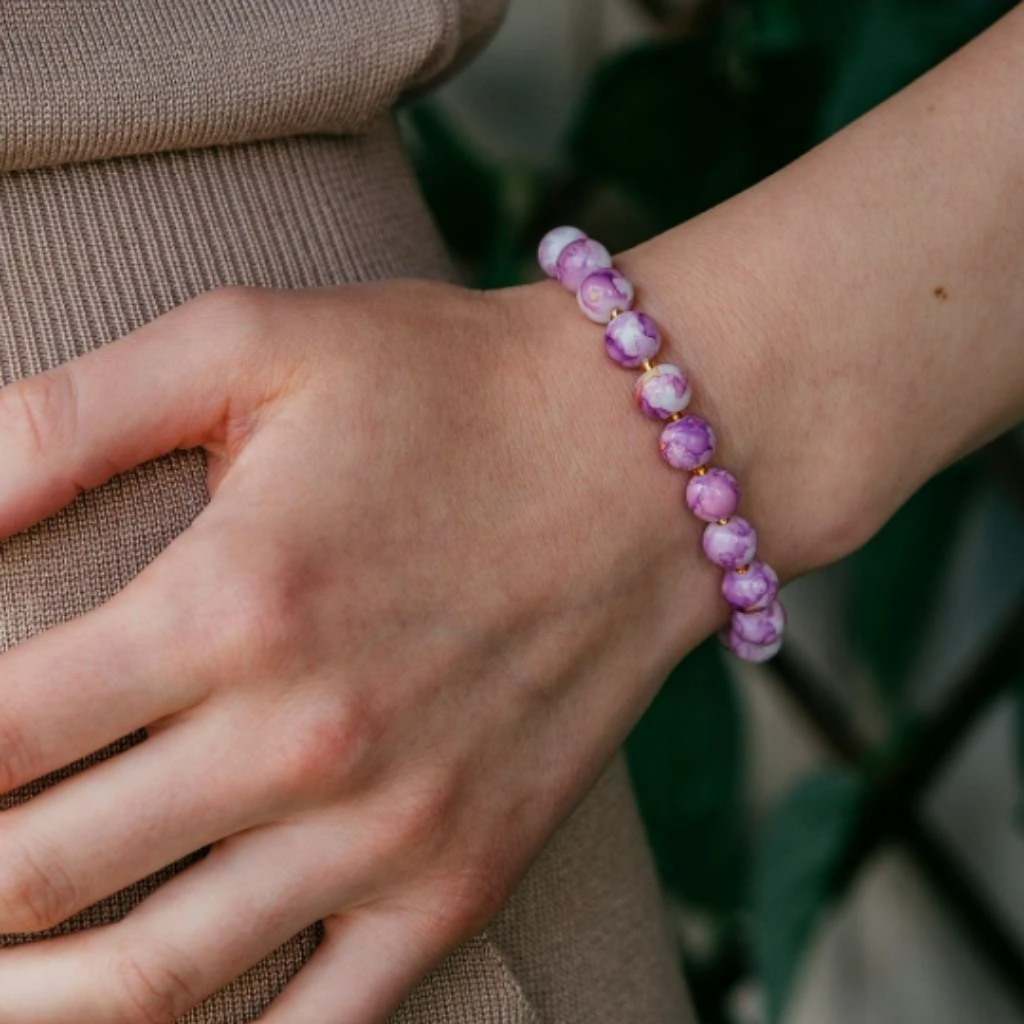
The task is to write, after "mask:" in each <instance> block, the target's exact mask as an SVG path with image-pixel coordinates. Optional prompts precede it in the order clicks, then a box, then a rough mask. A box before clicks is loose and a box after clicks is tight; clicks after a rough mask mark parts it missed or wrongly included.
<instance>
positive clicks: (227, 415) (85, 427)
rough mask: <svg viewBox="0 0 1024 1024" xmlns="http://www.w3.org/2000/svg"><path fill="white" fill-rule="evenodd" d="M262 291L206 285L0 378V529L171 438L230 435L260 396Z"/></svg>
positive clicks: (13, 526)
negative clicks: (45, 367) (151, 314)
mask: <svg viewBox="0 0 1024 1024" xmlns="http://www.w3.org/2000/svg"><path fill="white" fill-rule="evenodd" d="M268 294H269V293H266V292H261V291H259V290H257V289H234V288H232V289H221V290H217V291H213V292H209V293H207V294H206V295H203V296H201V297H200V298H198V299H194V300H192V301H191V302H188V303H186V304H185V305H183V306H180V307H178V308H177V309H175V310H172V311H171V312H170V313H167V314H166V315H165V316H162V317H160V318H159V319H158V320H154V321H153V322H152V323H151V324H148V325H147V326H145V327H143V328H141V329H140V330H138V331H136V332H134V333H133V334H129V335H127V336H126V337H124V338H121V339H120V340H118V341H115V342H112V343H110V344H109V345H106V346H104V347H103V348H101V349H98V350H97V351H95V352H91V353H89V354H88V355H85V356H82V357H80V358H78V359H74V360H72V361H71V362H69V363H64V364H63V365H61V366H59V367H56V368H55V369H53V370H49V371H47V372H45V373H40V374H37V375H36V376H33V377H27V378H25V379H24V380H20V381H16V382H15V383H13V384H9V385H7V386H6V387H4V388H2V389H0V477H2V479H3V485H2V487H0V537H5V536H10V535H11V534H13V533H17V532H18V531H19V530H23V529H26V528H27V527H29V526H31V525H33V524H34V523H36V522H38V521H39V520H40V519H44V518H45V517H46V516H49V515H52V514H53V513H54V512H56V511H58V510H59V509H61V508H63V507H64V506H65V505H67V504H68V503H69V502H70V501H72V500H73V499H74V498H75V497H76V496H77V495H78V494H79V493H80V492H81V491H84V490H87V489H89V488H92V487H98V486H99V485H100V484H103V483H105V482H106V481H107V480H109V479H110V478H111V477H113V476H115V475H116V474H118V473H120V472H122V471H123V470H126V469H131V468H132V467H133V466H137V465H139V464H140V463H142V462H146V461H147V460H149V459H154V458H157V457H158V456H160V455H165V454H167V453H168V452H170V451H173V450H174V449H176V448H192V447H195V446H197V445H224V446H231V444H232V440H233V439H232V437H231V436H229V435H230V434H233V433H235V434H236V435H237V434H240V433H241V427H242V425H243V424H244V423H245V421H246V413H247V411H250V410H255V409H256V408H257V407H258V406H259V405H260V404H262V402H263V401H265V396H263V395H262V394H259V385H258V383H257V380H256V375H254V374H253V372H252V370H253V368H254V366H258V365H260V364H261V363H262V360H260V359H258V358H255V350H254V349H253V347H252V342H253V340H254V339H255V338H258V337H259V333H260V323H261V319H262V318H261V313H262V306H263V304H264V303H265V302H266V300H267V296H268ZM238 443H241V442H238ZM229 454H230V453H229Z"/></svg>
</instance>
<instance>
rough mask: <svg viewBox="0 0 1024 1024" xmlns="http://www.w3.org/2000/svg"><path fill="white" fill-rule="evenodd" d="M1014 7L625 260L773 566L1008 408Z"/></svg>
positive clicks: (891, 502) (981, 436)
mask: <svg viewBox="0 0 1024 1024" xmlns="http://www.w3.org/2000/svg"><path fill="white" fill-rule="evenodd" d="M1022 66H1024V10H1018V11H1015V12H1014V13H1013V14H1011V15H1010V16H1009V17H1007V18H1005V19H1004V20H1003V21H1002V22H1001V23H999V24H998V25H996V26H995V27H994V28H993V29H992V30H991V31H989V32H988V33H986V34H985V35H984V36H982V37H980V38H979V39H978V40H977V41H975V42H974V43H972V44H971V45H970V46H968V47H967V48H966V49H965V50H963V51H961V52H960V53H959V54H957V55H956V56H955V57H953V58H952V59H951V60H949V61H947V62H946V63H945V64H943V65H941V66H940V67H939V68H937V69H936V70H935V71H933V72H932V73H931V74H929V75H927V76H925V77H924V78H923V79H921V80H920V81H919V82H917V83H916V84H914V85H913V86H912V87H910V88H909V89H907V90H905V91H904V92H902V93H901V94H899V95H898V96H896V97H895V98H894V99H892V100H891V101H889V102H888V103H886V104H884V105H882V106H881V107H879V108H877V109H876V110H875V111H873V112H871V113H870V114H868V115H867V116H866V117H864V118H862V119H860V120H859V121H857V122H856V123H855V124H854V125H852V126H851V127H850V128H848V129H847V130H845V131H843V132H841V133H840V134H839V135H837V136H835V137H834V138H832V139H831V140H829V141H828V142H827V143H825V144H824V145H822V146H820V147H819V148H817V149H816V150H814V151H813V152H811V153H810V154H808V155H807V156H805V157H804V158H802V159H801V160H799V161H797V162H796V163H794V164H792V165H791V166H790V167H788V168H787V169H785V170H784V171H782V172H780V173H779V174H777V175H775V176H774V177H772V178H770V179H768V180H767V181H765V182H763V183H761V184H760V185H758V186H757V187H755V188H753V189H751V190H749V191H748V192H746V193H744V194H743V195H741V196H738V197H737V198H735V199H733V200H731V201H729V202H727V203H725V204H723V205H722V206H720V207H718V208H716V209H715V210H712V211H710V212H709V213H707V214H705V215H704V216H702V217H700V218H698V219H696V220H694V221H691V222H689V223H688V224H686V225H683V226H682V227H680V228H678V229H676V230H674V231H670V232H668V233H666V234H664V235H662V236H660V237H658V238H656V239H654V240H653V241H651V242H649V243H647V244H646V245H644V246H641V247H639V248H638V249H635V250H633V251H631V252H630V253H628V254H625V255H624V256H623V257H621V258H620V260H619V264H620V265H621V266H622V267H623V268H624V269H626V270H627V273H628V274H629V275H630V276H631V277H632V279H633V280H634V281H635V282H636V283H637V285H638V289H639V291H640V302H641V303H642V304H643V306H644V308H646V309H647V310H648V311H650V312H651V313H652V314H653V315H655V316H656V317H658V318H659V319H660V320H661V321H662V322H663V323H664V324H665V325H666V327H667V329H668V333H669V337H670V342H669V344H670V351H671V352H672V356H674V357H676V358H678V360H680V361H682V362H683V364H684V365H688V366H690V367H691V368H692V370H693V374H694V378H695V380H696V381H697V382H698V386H699V388H700V390H699V394H698V398H697V399H696V401H698V402H699V403H701V404H702V405H703V407H704V409H706V410H708V412H709V413H710V414H711V416H712V418H713V419H714V421H715V423H716V425H717V426H719V428H720V434H721V439H722V444H721V456H722V459H723V461H725V462H726V464H728V462H729V461H732V462H733V463H734V464H736V465H738V466H739V467H740V468H741V469H742V472H743V474H744V479H745V481H746V484H747V499H745V500H748V508H749V509H750V514H751V517H752V518H754V519H755V521H756V522H758V524H759V525H760V526H761V532H762V536H763V537H764V547H765V550H766V552H767V553H768V554H769V556H774V557H776V558H777V560H778V561H779V562H780V564H781V566H782V569H783V571H784V572H785V573H786V574H787V575H789V574H793V573H796V572H800V571H804V570H806V569H808V568H813V567H815V566H817V565H820V564H823V563H825V562H827V561H831V560H833V559H834V558H836V557H839V556H840V555H842V554H845V553H846V552H847V551H848V550H850V549H851V548H852V547H855V546H857V545H858V544H859V543H861V542H863V541H864V540H866V539H867V537H869V536H870V535H871V534H872V533H873V532H874V531H875V530H876V529H877V528H878V527H879V526H880V525H881V523H882V522H884V520H885V519H886V518H887V517H888V516H889V515H890V514H891V513H892V512H893V511H895V509H896V508H897V507H898V506H899V504H900V503H902V502H903V501H904V500H905V499H906V498H907V497H908V496H909V495H910V494H911V493H912V492H913V491H914V490H915V489H916V488H918V487H919V486H920V485H921V484H922V483H923V482H924V481H925V480H927V479H928V478H929V477H930V476H932V475H933V474H934V473H936V472H937V471H938V470H939V469H941V468H942V467H943V466H944V465H946V464H948V463H949V462H951V461H953V460H954V459H956V458H957V457H959V456H961V455H963V454H965V453H966V452H968V451H970V450H972V449H973V448H976V447H977V446H978V445H980V444H982V443H984V442H985V441H986V440H988V439H990V438H991V437H993V436H995V435H997V434H998V433H1000V432H1002V431H1003V430H1005V429H1007V428H1008V427H1009V426H1011V425H1012V424H1013V423H1014V422H1016V421H1017V420H1019V419H1020V418H1021V417H1022V415H1024V287H1022V285H1024V261H1022V253H1024V130H1022V129H1024V114H1022V111H1024V76H1022V75H1021V74H1020V70H1019V69H1020V68H1021V67H1022Z"/></svg>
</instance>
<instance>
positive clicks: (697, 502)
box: [686, 469, 740, 523]
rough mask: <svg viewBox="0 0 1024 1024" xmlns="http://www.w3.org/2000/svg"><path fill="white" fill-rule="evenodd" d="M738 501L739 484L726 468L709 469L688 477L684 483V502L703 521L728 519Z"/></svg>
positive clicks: (711, 521) (710, 521)
mask: <svg viewBox="0 0 1024 1024" xmlns="http://www.w3.org/2000/svg"><path fill="white" fill-rule="evenodd" d="M739 503H740V485H739V484H738V483H737V482H736V477H734V476H733V475H732V473H730V472H729V471H728V470H725V469H709V470H708V471H707V472H706V473H702V474H700V475H698V476H692V477H690V482H689V483H688V484H687V485H686V504H687V505H688V506H689V508H690V511H691V512H692V513H693V514H694V515H695V516H696V517H697V518H698V519H703V520H704V521H705V522H708V523H713V522H715V521H716V520H718V519H728V518H729V517H730V516H731V515H732V514H733V512H735V511H736V508H737V506H738V505H739Z"/></svg>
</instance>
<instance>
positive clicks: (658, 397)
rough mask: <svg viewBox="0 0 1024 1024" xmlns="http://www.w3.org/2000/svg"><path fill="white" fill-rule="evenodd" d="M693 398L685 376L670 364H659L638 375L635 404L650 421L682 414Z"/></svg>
mask: <svg viewBox="0 0 1024 1024" xmlns="http://www.w3.org/2000/svg"><path fill="white" fill-rule="evenodd" d="M692 397H693V392H692V391H691V389H690V382H689V380H687V377H686V374H685V373H683V371H682V370H680V369H679V367H678V366H673V365H672V363H659V364H658V365H657V366H652V367H651V368H650V369H649V370H648V371H647V372H646V373H642V374H641V375H640V378H639V380H637V382H636V402H637V405H639V406H640V411H641V412H642V413H643V414H644V415H645V416H649V417H650V418H651V419H652V420H667V419H668V418H669V416H674V415H675V414H676V413H677V412H682V411H683V410H684V409H685V408H686V407H687V406H688V405H689V404H690V399H691V398H692Z"/></svg>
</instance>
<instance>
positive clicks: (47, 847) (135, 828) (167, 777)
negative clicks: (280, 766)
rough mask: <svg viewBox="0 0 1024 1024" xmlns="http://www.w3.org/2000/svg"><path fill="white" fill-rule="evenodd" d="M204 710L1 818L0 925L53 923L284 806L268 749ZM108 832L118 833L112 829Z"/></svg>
mask: <svg viewBox="0 0 1024 1024" xmlns="http://www.w3.org/2000/svg"><path fill="white" fill-rule="evenodd" d="M232 726H233V723H232V721H231V719H230V710H229V709H228V708H222V707H218V708H216V709H209V708H206V707H204V708H203V710H202V711H201V712H200V713H197V714H195V715H189V716H188V717H187V718H186V720H185V721H179V722H174V723H172V724H171V725H170V726H169V727H168V728H166V729H162V730H161V731H160V732H158V733H157V734H156V735H153V736H151V737H150V738H149V739H148V740H146V741H145V742H144V743H142V744H140V745H138V746H136V747H133V748H132V749H130V750H128V751H126V752H125V753H123V754H120V755H119V756H117V757H114V758H112V759H110V760H108V761H104V762H103V763H101V764H99V765H95V766H93V767H91V768H89V769H88V770H87V771H85V772H82V773H81V774H79V775H76V776H74V777H72V778H70V779H66V780H64V781H63V782H61V783H59V784H58V785H56V786H54V787H53V788H51V789H49V790H47V791H46V792H45V793H43V794H42V795H40V796H38V797H36V798H35V799H34V800H30V801H28V802H27V803H24V804H22V805H21V806H19V807H16V808H14V809H13V810H11V811H8V812H7V813H5V814H3V815H2V816H0V864H3V871H2V872H0V932H35V931H41V930H43V929H46V928H51V927H53V926H55V925H57V924H59V923H60V922H62V921H64V920H66V919H67V918H68V917H70V916H71V915H72V914H74V913H77V912H78V911H79V910H81V909H83V908H84V907H87V906H90V905H92V904H93V903H96V902H97V901H99V900H100V899H102V898H104V897H105V896H109V895H111V894H112V893H115V892H117V891H118V890H120V889H122V888H124V887H125V886H127V885H130V884H132V883H133V882H137V881H138V880H139V879H141V878H145V877H147V876H148V875H151V874H152V873H153V872H155V871H158V870H159V869H161V868H163V867H166V866H167V865H168V864H173V863H174V862H175V861H177V860H179V859H181V858H182V857H185V856H187V855H188V854H190V853H192V852H194V851H195V850H198V849H200V848H202V847H204V846H208V845H209V844H211V843H214V842H216V841H217V840H219V839H223V838H224V837H225V836H231V835H235V834H237V833H239V832H242V831H244V830H245V829H249V828H252V827H254V826H256V825H259V824H263V823H265V822H268V821H273V820H276V819H278V818H280V817H282V816H283V815H284V814H285V813H287V810H288V806H289V798H288V794H287V793H286V792H285V791H284V787H281V786H277V785H273V784H271V783H270V781H269V779H268V773H267V770H266V768H265V765H264V763H263V762H264V761H265V760H266V754H265V752H263V751H261V749H260V748H259V747H258V746H257V745H254V744H248V745H245V746H238V745H233V744H232V745H227V744H225V742H224V738H225V736H229V737H230V736H231V735H232V733H233V731H237V725H236V726H235V728H234V729H233V728H232ZM112 836H116V837H117V839H116V842H111V837H112Z"/></svg>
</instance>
